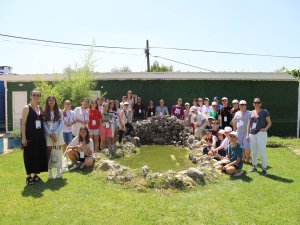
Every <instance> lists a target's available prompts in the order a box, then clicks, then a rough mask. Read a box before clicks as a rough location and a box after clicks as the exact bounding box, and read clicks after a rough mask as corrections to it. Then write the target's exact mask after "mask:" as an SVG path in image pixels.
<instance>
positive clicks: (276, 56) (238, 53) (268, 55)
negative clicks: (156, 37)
mask: <svg viewBox="0 0 300 225" xmlns="http://www.w3.org/2000/svg"><path fill="white" fill-rule="evenodd" d="M151 48H153V49H164V50H177V51H192V52H206V53H217V54H231V55H245V56H260V57H273V58H288V59H300V56H288V55H270V54H256V53H246V52H231V51H216V50H204V49H191V48H171V47H151Z"/></svg>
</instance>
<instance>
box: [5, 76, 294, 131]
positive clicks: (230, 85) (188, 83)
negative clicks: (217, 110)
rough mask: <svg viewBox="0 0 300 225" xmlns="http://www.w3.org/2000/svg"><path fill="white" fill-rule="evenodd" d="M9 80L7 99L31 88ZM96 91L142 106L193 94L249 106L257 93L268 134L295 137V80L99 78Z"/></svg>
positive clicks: (186, 100) (31, 87)
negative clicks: (131, 98) (129, 96)
mask: <svg viewBox="0 0 300 225" xmlns="http://www.w3.org/2000/svg"><path fill="white" fill-rule="evenodd" d="M22 83H23V87H19V85H18V84H19V83H17V82H16V83H14V82H9V83H8V89H9V93H8V102H9V103H11V101H12V97H11V96H12V94H11V92H12V91H17V90H18V91H24V90H27V91H28V94H29V92H30V91H31V90H32V89H33V83H32V82H28V83H25V82H22ZM96 89H97V90H101V91H107V92H108V94H107V97H108V98H110V99H119V100H120V99H121V96H123V95H125V94H126V93H127V90H129V89H131V90H132V91H133V92H134V93H136V94H138V95H140V96H141V97H142V98H143V102H144V104H145V105H147V104H148V101H149V100H150V99H153V100H154V101H155V103H156V104H157V103H158V101H159V99H160V98H163V99H165V102H166V105H167V106H168V107H170V106H171V105H173V104H175V103H176V100H177V98H178V97H182V98H183V101H184V102H190V103H191V100H192V99H193V98H195V97H197V98H198V97H209V98H210V99H211V100H212V98H213V97H214V96H219V97H223V96H226V97H227V98H228V99H230V100H232V99H234V98H237V99H239V100H241V99H244V100H246V101H247V102H248V106H249V108H250V109H252V101H253V98H254V97H256V96H259V97H261V99H262V101H263V107H264V108H266V109H268V110H269V112H270V114H271V119H272V121H273V126H272V128H271V129H270V132H269V134H270V135H276V136H296V134H297V110H298V82H297V81H285V82H282V81H238V80H233V81H229V80H224V81H220V80H105V81H98V84H97V87H96ZM11 105H12V104H8V112H9V115H8V122H9V124H8V125H9V129H11V128H12V127H11V124H12V113H11V112H12V109H11Z"/></svg>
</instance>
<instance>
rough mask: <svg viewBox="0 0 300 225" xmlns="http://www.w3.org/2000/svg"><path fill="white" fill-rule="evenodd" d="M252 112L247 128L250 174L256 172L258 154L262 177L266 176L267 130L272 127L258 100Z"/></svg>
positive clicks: (266, 112)
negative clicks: (250, 154)
mask: <svg viewBox="0 0 300 225" xmlns="http://www.w3.org/2000/svg"><path fill="white" fill-rule="evenodd" d="M253 106H254V110H253V111H252V112H251V114H250V119H249V122H248V126H247V139H248V140H249V138H250V147H251V151H252V164H253V168H251V169H250V172H255V171H257V160H258V152H259V153H260V157H261V163H262V172H261V175H262V176H266V175H267V154H266V146H267V139H268V133H267V130H269V128H270V127H271V126H272V121H271V117H270V114H269V112H268V111H267V110H266V109H262V108H261V100H260V98H255V99H254V101H253Z"/></svg>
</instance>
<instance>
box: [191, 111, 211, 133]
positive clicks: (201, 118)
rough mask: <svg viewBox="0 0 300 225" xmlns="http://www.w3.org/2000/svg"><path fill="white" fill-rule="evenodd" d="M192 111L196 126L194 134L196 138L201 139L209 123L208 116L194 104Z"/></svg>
mask: <svg viewBox="0 0 300 225" xmlns="http://www.w3.org/2000/svg"><path fill="white" fill-rule="evenodd" d="M192 113H193V115H192V120H193V123H194V127H195V133H194V136H195V138H198V139H201V138H202V134H203V131H204V129H205V127H206V125H207V123H208V122H207V118H206V116H205V115H204V114H203V113H201V112H199V111H198V110H197V108H196V107H194V106H193V107H192Z"/></svg>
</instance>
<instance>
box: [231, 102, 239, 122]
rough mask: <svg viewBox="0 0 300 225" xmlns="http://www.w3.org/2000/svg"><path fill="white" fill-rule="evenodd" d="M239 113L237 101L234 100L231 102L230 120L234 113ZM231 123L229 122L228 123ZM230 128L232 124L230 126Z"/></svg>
mask: <svg viewBox="0 0 300 225" xmlns="http://www.w3.org/2000/svg"><path fill="white" fill-rule="evenodd" d="M237 111H239V100H237V99H234V100H232V109H231V111H230V112H231V118H233V117H234V115H235V113H236V112H237ZM230 122H231V121H230ZM230 125H231V126H232V123H231V124H230Z"/></svg>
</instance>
